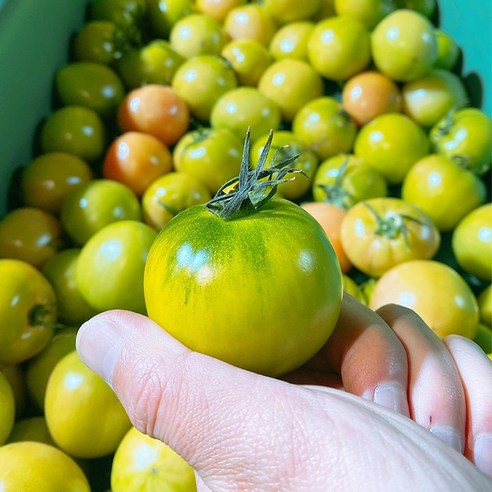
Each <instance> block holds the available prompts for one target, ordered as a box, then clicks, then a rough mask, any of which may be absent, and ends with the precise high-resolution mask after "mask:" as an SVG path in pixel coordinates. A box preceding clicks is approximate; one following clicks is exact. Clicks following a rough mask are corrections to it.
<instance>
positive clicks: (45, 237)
mask: <svg viewBox="0 0 492 492" xmlns="http://www.w3.org/2000/svg"><path fill="white" fill-rule="evenodd" d="M64 244H65V242H64V238H63V230H62V224H61V222H60V221H59V220H58V219H57V218H56V217H55V216H54V215H52V214H50V213H49V212H45V211H44V210H41V209H37V208H33V207H21V208H16V209H14V210H12V211H11V212H9V213H8V214H7V215H6V216H5V217H4V218H3V219H2V220H1V221H0V258H16V259H18V260H23V261H26V262H27V263H30V264H31V265H33V266H34V267H36V268H43V266H44V265H46V263H47V262H48V261H49V260H50V259H51V258H53V256H55V255H56V254H57V253H58V251H60V250H61V249H62V248H63V246H64Z"/></svg>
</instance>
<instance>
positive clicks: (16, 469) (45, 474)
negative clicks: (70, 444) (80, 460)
mask: <svg viewBox="0 0 492 492" xmlns="http://www.w3.org/2000/svg"><path fill="white" fill-rule="evenodd" d="M0 463H1V464H2V466H0V490H4V491H6V492H7V491H19V492H20V491H22V492H54V491H60V492H61V491H63V492H90V486H89V482H88V480H87V478H86V476H85V475H84V473H83V472H82V470H81V468H80V467H79V465H77V463H75V461H74V460H73V459H72V458H71V457H70V456H68V455H67V454H66V453H64V452H63V451H61V450H59V449H57V448H55V447H54V446H50V445H49V444H45V443H40V442H29V441H24V442H14V443H11V444H6V445H5V446H2V447H0Z"/></svg>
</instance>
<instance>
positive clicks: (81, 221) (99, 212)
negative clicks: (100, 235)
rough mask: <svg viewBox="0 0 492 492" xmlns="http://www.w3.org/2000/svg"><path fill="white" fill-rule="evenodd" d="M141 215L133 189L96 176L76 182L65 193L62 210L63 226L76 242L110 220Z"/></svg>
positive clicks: (84, 241)
mask: <svg viewBox="0 0 492 492" xmlns="http://www.w3.org/2000/svg"><path fill="white" fill-rule="evenodd" d="M140 219H141V207H140V202H139V200H138V198H137V196H136V195H135V193H134V192H133V191H132V190H131V189H130V188H129V187H128V186H126V185H124V184H123V183H119V182H117V181H112V180H110V179H95V180H92V181H90V182H89V183H86V184H85V185H81V186H79V187H78V188H77V189H75V190H73V191H72V192H71V193H70V194H69V195H68V196H67V197H66V199H65V201H64V202H63V205H62V210H61V221H62V224H63V227H64V228H65V230H66V232H67V233H68V235H69V236H70V238H71V239H72V240H73V241H74V242H75V243H76V244H77V245H79V246H82V245H83V244H85V243H86V242H87V240H88V239H89V238H90V237H92V236H93V235H94V234H95V233H96V232H97V231H99V230H100V229H102V228H103V227H104V226H106V225H108V224H110V223H112V222H116V221H118V220H140Z"/></svg>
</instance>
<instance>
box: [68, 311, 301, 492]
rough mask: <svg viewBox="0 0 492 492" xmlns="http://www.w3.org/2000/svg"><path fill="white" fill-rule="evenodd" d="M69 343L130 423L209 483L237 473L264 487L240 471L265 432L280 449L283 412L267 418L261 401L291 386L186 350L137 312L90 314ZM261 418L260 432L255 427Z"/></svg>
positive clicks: (253, 460) (248, 467)
mask: <svg viewBox="0 0 492 492" xmlns="http://www.w3.org/2000/svg"><path fill="white" fill-rule="evenodd" d="M77 350H78V352H79V355H80V357H81V359H82V360H83V361H84V362H85V363H86V364H87V365H88V366H89V367H90V368H91V369H92V370H94V371H95V372H96V373H98V374H99V375H100V376H101V377H103V378H104V379H105V380H106V381H107V382H108V383H109V384H110V385H111V386H112V387H113V389H114V391H115V393H116V394H117V395H118V397H119V399H120V401H121V403H122V404H123V406H124V407H125V409H126V411H127V413H128V415H129V417H130V419H131V421H132V423H133V424H134V425H135V427H137V428H138V429H139V430H140V431H142V432H144V433H146V434H149V435H151V436H153V437H156V438H158V439H160V440H162V441H164V442H165V443H167V444H168V445H169V446H170V447H171V448H173V449H174V450H175V451H176V452H177V453H178V454H180V455H181V456H182V457H183V458H184V459H185V460H186V461H187V462H188V463H189V464H190V465H191V466H192V467H193V468H194V469H195V470H196V471H197V472H198V473H199V474H200V476H201V478H202V479H203V480H204V482H205V483H206V484H207V485H208V486H209V487H210V488H213V489H219V490H229V489H230V490H237V486H238V480H240V481H241V483H243V484H248V486H249V487H251V488H254V487H256V486H262V487H265V485H266V484H265V482H264V481H263V480H265V477H264V476H263V477H261V474H256V473H255V474H254V476H249V475H248V473H251V474H253V471H254V470H258V468H261V463H259V461H261V459H262V457H261V453H256V452H252V449H257V450H258V449H268V448H269V447H271V439H272V435H273V436H274V437H275V438H278V442H277V445H280V446H282V445H283V446H284V449H287V448H289V447H291V445H292V443H291V442H290V443H289V442H287V440H288V439H289V438H288V436H292V429H290V431H289V429H286V428H285V427H286V426H287V425H288V424H287V423H288V422H289V420H290V419H289V418H282V415H280V416H279V415H277V417H279V418H276V419H272V418H271V416H270V415H269V413H268V409H269V404H271V401H272V398H275V394H277V395H278V397H279V399H281V400H282V399H283V396H285V392H290V391H293V388H294V387H292V386H291V385H289V384H287V383H284V382H281V381H276V380H273V379H270V378H266V377H263V376H259V375H256V374H253V373H250V372H247V371H244V370H241V369H239V368H237V367H234V366H231V365H229V364H226V363H224V362H222V361H219V360H217V359H214V358H211V357H208V356H206V355H203V354H199V353H196V352H192V351H190V350H189V349H187V348H186V347H185V346H184V345H182V344H181V343H180V342H178V341H177V340H176V339H174V338H172V337H171V336H170V335H169V334H167V333H166V332H165V331H164V330H163V329H161V328H160V327H159V326H158V325H156V324H155V323H154V322H153V321H151V320H150V319H148V318H147V317H145V316H142V315H138V314H135V313H131V312H127V311H109V312H105V313H103V314H100V315H97V316H95V317H94V318H92V319H91V320H90V321H88V322H87V323H85V324H84V325H83V326H81V328H80V329H79V333H78V336H77ZM280 413H281V412H280ZM265 425H266V426H268V429H269V433H268V436H267V435H265V433H262V432H259V431H258V428H259V427H263V426H265ZM262 441H264V442H262ZM284 458H285V456H283V457H282V458H281V459H279V463H278V469H280V470H281V469H282V468H285V466H286V463H285V461H284ZM257 461H258V462H257ZM272 461H274V458H273V457H272ZM287 463H288V460H287ZM269 465H270V467H272V468H273V469H274V468H275V466H276V465H277V463H270V464H269ZM274 475H275V477H272V480H273V479H275V480H278V476H277V474H274ZM260 477H261V478H262V482H261V483H255V481H257V480H259V479H260ZM265 490H266V489H265Z"/></svg>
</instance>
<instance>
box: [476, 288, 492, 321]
mask: <svg viewBox="0 0 492 492" xmlns="http://www.w3.org/2000/svg"><path fill="white" fill-rule="evenodd" d="M478 309H479V312H480V321H481V322H482V323H484V324H485V325H487V326H488V327H489V328H492V284H489V285H488V286H487V287H485V288H484V289H483V290H482V291H481V292H480V294H479V296H478Z"/></svg>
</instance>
